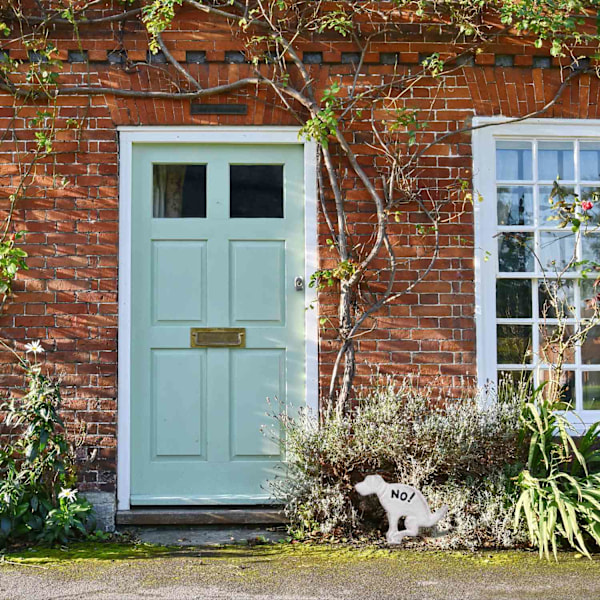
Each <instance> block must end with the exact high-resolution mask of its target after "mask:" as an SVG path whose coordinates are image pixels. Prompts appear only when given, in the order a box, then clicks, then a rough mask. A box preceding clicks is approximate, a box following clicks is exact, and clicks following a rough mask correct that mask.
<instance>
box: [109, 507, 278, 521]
mask: <svg viewBox="0 0 600 600" xmlns="http://www.w3.org/2000/svg"><path fill="white" fill-rule="evenodd" d="M116 519H117V525H282V524H284V523H287V519H286V517H285V514H284V512H283V510H282V509H280V508H223V507H219V508H200V507H198V508H178V507H175V508H173V507H164V508H147V507H145V506H144V507H139V508H138V507H134V508H132V509H130V510H118V511H117V515H116Z"/></svg>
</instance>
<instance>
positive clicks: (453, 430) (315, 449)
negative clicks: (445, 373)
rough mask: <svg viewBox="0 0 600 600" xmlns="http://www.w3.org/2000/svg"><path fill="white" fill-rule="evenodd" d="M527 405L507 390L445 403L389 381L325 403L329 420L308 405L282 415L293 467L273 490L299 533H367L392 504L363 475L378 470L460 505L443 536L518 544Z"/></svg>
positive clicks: (433, 498)
mask: <svg viewBox="0 0 600 600" xmlns="http://www.w3.org/2000/svg"><path fill="white" fill-rule="evenodd" d="M498 399H499V401H497V400H498ZM521 405H522V400H521V398H520V397H519V395H518V394H506V393H501V394H497V395H494V397H493V398H492V397H489V398H488V397H484V396H480V397H477V396H475V397H474V396H465V397H461V398H457V399H453V400H449V401H448V402H446V403H445V405H443V406H442V405H439V404H436V403H434V402H432V401H431V399H430V395H429V394H427V393H426V392H419V391H415V390H414V389H412V388H411V386H410V385H408V384H407V383H403V384H402V385H400V386H399V387H396V386H395V385H394V382H392V381H387V382H385V383H384V384H382V385H378V386H376V387H375V388H374V389H372V390H370V391H368V392H367V393H366V395H364V396H363V397H362V398H361V399H360V400H358V401H357V404H356V406H355V407H354V408H353V409H352V410H351V411H349V412H347V413H342V412H340V411H336V410H331V411H328V412H326V413H325V414H324V415H323V416H322V419H321V423H320V424H319V423H317V420H316V419H315V418H314V417H313V416H312V415H310V414H307V413H306V412H301V413H300V415H299V416H298V417H297V418H295V419H291V418H289V417H279V420H280V422H281V424H282V426H283V429H284V431H285V434H286V444H287V446H286V447H287V463H286V464H285V466H284V468H285V469H286V473H285V476H284V477H281V478H279V477H278V478H276V479H275V481H273V482H272V490H273V494H274V495H275V496H276V497H277V498H278V499H279V500H281V501H283V502H284V503H285V506H286V511H287V515H288V517H289V519H290V523H291V531H292V533H293V534H294V535H296V536H300V537H304V536H315V535H321V536H322V535H338V536H342V535H343V536H346V537H348V536H352V535H353V534H356V533H360V534H364V533H365V532H369V531H372V530H373V529H374V528H375V527H376V526H380V525H382V524H383V513H382V512H381V510H380V509H379V507H378V503H377V501H376V500H375V499H374V497H367V498H366V499H362V498H360V497H359V496H358V495H357V493H356V492H355V491H354V484H355V483H356V482H358V481H360V480H361V479H362V478H363V477H364V476H365V475H367V474H370V473H379V474H381V475H383V476H384V477H385V478H386V479H387V480H388V481H390V482H391V481H401V482H402V483H405V484H409V485H413V486H416V487H419V488H421V489H423V490H424V492H425V495H426V497H428V498H429V500H430V502H431V505H432V508H433V507H435V506H438V505H440V504H442V503H446V504H448V505H449V506H451V511H450V513H449V515H448V517H447V518H446V519H445V520H444V522H443V523H442V525H441V528H442V529H444V528H446V529H448V527H449V525H450V524H452V526H453V527H452V530H451V532H449V534H448V536H446V538H445V540H444V542H440V543H443V544H445V545H446V546H450V547H459V546H460V547H471V548H472V547H475V546H481V545H494V546H510V545H513V544H514V543H515V541H516V539H517V538H519V535H518V534H515V535H514V536H513V534H512V531H513V523H512V518H511V517H512V514H513V513H512V512H511V506H514V502H515V499H516V497H515V493H514V490H512V489H511V488H510V486H508V485H506V482H507V477H508V476H507V474H506V473H505V469H506V465H510V464H513V463H516V462H518V461H519V460H520V459H521V457H520V451H519V447H520V446H519V428H520V425H519V414H520V410H521ZM519 539H520V538H519Z"/></svg>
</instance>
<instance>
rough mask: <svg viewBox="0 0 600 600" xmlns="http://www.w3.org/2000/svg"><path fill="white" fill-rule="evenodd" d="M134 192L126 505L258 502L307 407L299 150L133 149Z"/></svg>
mask: <svg viewBox="0 0 600 600" xmlns="http://www.w3.org/2000/svg"><path fill="white" fill-rule="evenodd" d="M232 177H233V181H232V180H231V178H232ZM132 192H133V202H132V257H131V258H132V313H131V325H132V340H131V388H132V389H131V396H132V397H131V439H132V447H131V473H132V475H131V503H132V504H134V505H135V504H145V505H152V504H156V505H159V504H186V505H189V504H218V503H223V504H227V503H229V504H242V503H257V502H265V501H267V500H268V497H269V495H268V492H267V490H266V481H267V480H268V479H271V478H273V477H274V476H275V475H276V474H277V467H278V465H279V464H280V462H281V460H283V458H284V453H283V451H282V449H283V441H282V440H281V439H280V431H279V429H278V425H277V423H276V421H275V420H274V419H273V418H272V416H270V415H272V414H274V413H277V412H280V411H282V410H287V407H288V406H291V405H293V406H294V407H295V409H297V408H298V407H300V406H301V405H302V404H303V402H304V385H305V383H304V372H305V365H304V304H305V303H304V292H298V291H296V290H295V289H294V278H295V277H296V276H298V275H302V274H303V273H304V189H303V149H302V146H300V145H298V146H292V145H287V146H285V145H281V146H276V145H273V146H268V145H261V146H245V145H224V144H213V145H199V144H198V145H196V144H179V145H178V144H161V145H158V144H156V145H149V144H137V145H135V144H134V151H133V190H132ZM192 327H201V328H206V327H208V328H228V327H244V328H245V329H246V343H245V347H242V348H227V347H222V348H217V347H210V348H192V347H190V346H191V344H190V328H192Z"/></svg>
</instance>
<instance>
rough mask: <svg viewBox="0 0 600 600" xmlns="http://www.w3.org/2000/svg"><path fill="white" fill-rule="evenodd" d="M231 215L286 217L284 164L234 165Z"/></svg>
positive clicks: (231, 186) (237, 217)
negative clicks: (284, 212) (284, 214)
mask: <svg viewBox="0 0 600 600" xmlns="http://www.w3.org/2000/svg"><path fill="white" fill-rule="evenodd" d="M229 185H230V188H229V195H230V200H229V202H230V203H229V216H230V217H231V218H232V219H257V218H262V219H283V165H230V166H229Z"/></svg>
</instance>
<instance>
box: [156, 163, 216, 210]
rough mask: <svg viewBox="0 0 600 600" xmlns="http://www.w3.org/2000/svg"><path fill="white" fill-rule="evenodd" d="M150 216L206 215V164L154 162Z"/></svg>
mask: <svg viewBox="0 0 600 600" xmlns="http://www.w3.org/2000/svg"><path fill="white" fill-rule="evenodd" d="M153 184H154V186H153V196H154V198H153V201H154V207H153V211H152V215H153V216H154V218H155V219H163V218H167V219H168V218H176V219H179V218H206V165H154V170H153Z"/></svg>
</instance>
